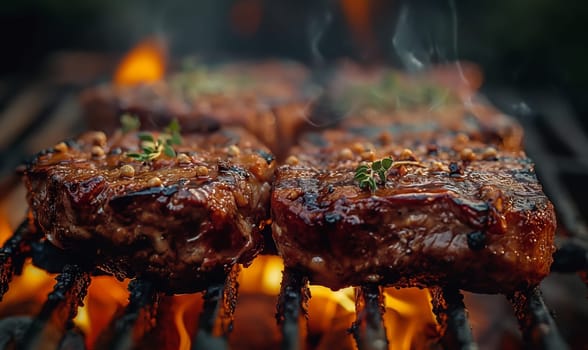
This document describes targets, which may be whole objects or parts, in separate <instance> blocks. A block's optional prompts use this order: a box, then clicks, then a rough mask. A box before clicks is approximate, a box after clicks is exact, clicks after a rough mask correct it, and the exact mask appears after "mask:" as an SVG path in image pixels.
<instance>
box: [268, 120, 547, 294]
mask: <svg viewBox="0 0 588 350" xmlns="http://www.w3.org/2000/svg"><path fill="white" fill-rule="evenodd" d="M415 118H416V119H417V120H416V121H413V122H412V123H413V124H415V125H416V124H418V116H415ZM390 120H391V119H387V122H386V121H385V120H382V121H381V123H372V124H368V125H365V124H363V125H364V126H363V127H362V126H361V125H362V124H361V123H358V124H357V127H356V128H340V129H335V130H327V131H324V132H322V133H314V134H310V135H307V137H305V138H304V140H303V141H302V142H301V143H300V146H298V147H295V148H293V149H292V150H291V156H290V157H289V158H288V160H287V163H288V164H286V165H283V166H281V167H279V168H278V170H277V175H276V180H275V181H274V190H273V193H272V203H271V205H272V216H273V226H272V229H273V238H274V241H275V242H276V246H277V248H278V251H279V253H280V255H281V256H282V257H283V258H284V261H285V264H286V266H289V267H292V268H297V269H300V270H302V271H303V272H305V273H306V274H307V275H308V276H309V278H310V281H311V283H317V284H321V285H325V286H327V287H330V288H332V289H338V288H342V287H345V286H350V285H360V284H365V283H378V284H386V285H396V286H423V287H426V286H434V285H442V286H443V285H452V286H457V287H459V288H462V289H466V290H470V291H475V292H486V293H491V292H510V291H514V290H517V289H520V288H523V287H527V286H531V285H536V284H538V283H539V282H540V281H541V279H542V278H543V277H545V276H546V275H547V274H548V272H549V267H550V265H551V262H552V257H551V256H552V253H553V251H554V244H553V239H554V231H555V214H554V209H553V206H552V204H551V203H550V202H549V200H548V199H547V198H546V196H545V195H544V194H543V192H542V188H541V185H540V184H539V182H538V180H537V178H536V176H535V173H534V169H533V164H532V163H531V161H530V160H529V159H528V158H527V157H526V156H525V154H524V152H523V151H520V150H516V149H509V148H508V147H502V145H501V143H500V142H497V143H494V144H488V143H485V142H483V141H480V140H475V139H473V138H469V137H468V135H465V134H462V133H457V132H451V131H443V130H441V129H437V130H435V131H434V132H430V133H428V134H427V138H419V137H414V135H413V136H412V137H409V136H405V137H403V136H402V134H401V133H397V134H391V136H390V135H389V136H388V137H382V136H381V132H382V131H386V130H395V129H396V128H397V127H399V125H397V124H394V123H393V122H390ZM364 121H365V120H364ZM374 125H376V126H377V125H379V127H377V128H374ZM384 125H387V127H386V128H384V127H382V126H384ZM400 126H402V125H400ZM374 129H376V130H378V132H374ZM387 157H389V158H390V159H392V160H394V163H393V164H392V166H391V167H390V169H389V170H388V171H386V174H385V179H384V180H385V181H382V180H381V179H380V178H379V176H378V175H377V174H373V179H374V181H375V184H376V186H375V188H374V190H373V191H372V190H371V189H370V188H369V186H368V188H361V187H360V185H359V183H358V181H357V179H354V176H355V175H356V173H357V171H356V169H357V167H358V165H360V164H361V163H362V162H365V163H366V164H367V165H368V166H369V165H370V164H372V162H373V161H375V160H381V159H385V158H387ZM368 173H369V171H368Z"/></svg>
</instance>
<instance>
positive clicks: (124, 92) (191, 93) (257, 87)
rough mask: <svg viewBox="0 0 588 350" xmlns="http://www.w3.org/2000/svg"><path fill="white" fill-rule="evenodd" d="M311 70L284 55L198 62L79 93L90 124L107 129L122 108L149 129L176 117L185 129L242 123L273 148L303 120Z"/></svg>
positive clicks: (283, 144) (287, 140)
mask: <svg viewBox="0 0 588 350" xmlns="http://www.w3.org/2000/svg"><path fill="white" fill-rule="evenodd" d="M309 76H310V74H309V71H308V70H307V69H306V68H305V67H304V66H302V65H300V64H296V63H293V62H288V61H266V62H257V63H251V62H237V63H225V64H217V65H205V64H199V65H197V66H196V67H193V68H189V69H185V70H182V71H179V72H176V73H174V74H171V75H170V76H168V77H166V79H164V80H162V81H159V82H156V83H150V84H143V85H134V86H116V85H112V84H104V85H100V86H98V87H95V88H92V89H89V90H87V91H85V92H84V93H83V94H82V97H81V99H82V105H83V106H84V111H85V115H86V119H87V121H88V124H89V127H90V128H91V129H95V130H103V131H106V132H107V133H110V132H112V131H114V130H115V129H116V128H118V126H119V118H120V116H121V114H123V113H131V114H133V115H136V116H138V117H139V118H140V120H141V124H142V126H143V127H145V128H147V129H152V128H155V129H157V128H161V127H164V126H166V125H168V124H169V123H170V121H171V120H172V119H174V118H176V119H178V121H179V122H180V124H181V125H182V130H185V131H202V130H215V129H218V128H219V127H220V126H241V127H244V128H245V129H247V130H248V131H249V132H251V133H253V134H254V135H255V136H257V137H258V138H259V139H260V140H261V141H262V142H263V143H264V144H266V145H267V146H268V147H270V149H271V150H272V151H273V152H274V153H275V154H276V155H278V156H279V155H280V153H281V152H285V151H286V150H287V147H289V146H290V145H291V144H292V143H293V142H294V138H295V135H296V133H297V132H298V130H299V129H301V128H303V127H304V126H305V125H306V114H307V109H308V104H309V102H308V101H309V99H310V98H312V96H313V95H314V91H315V88H314V87H313V85H312V84H311V83H310V79H309Z"/></svg>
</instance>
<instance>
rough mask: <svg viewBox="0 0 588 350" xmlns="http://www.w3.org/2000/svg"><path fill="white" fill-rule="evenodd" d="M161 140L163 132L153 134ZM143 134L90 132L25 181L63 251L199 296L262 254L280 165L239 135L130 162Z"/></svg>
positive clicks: (40, 159) (48, 154)
mask: <svg viewBox="0 0 588 350" xmlns="http://www.w3.org/2000/svg"><path fill="white" fill-rule="evenodd" d="M152 135H154V137H158V134H157V133H152ZM140 142H141V141H140V140H139V139H138V135H137V133H129V134H126V135H122V134H121V133H120V132H118V133H116V134H115V135H114V136H113V137H111V138H109V139H107V138H106V136H105V135H104V133H102V132H88V133H85V134H83V135H82V136H81V137H79V138H77V139H75V140H73V141H71V142H68V143H61V144H59V145H57V146H56V147H55V148H53V149H50V150H48V151H45V152H42V153H39V154H38V155H37V156H36V157H35V159H34V160H33V161H32V162H31V163H30V164H29V165H28V166H27V169H26V171H25V173H24V180H25V183H26V186H27V189H28V202H29V205H30V207H31V209H32V212H33V214H34V218H35V220H36V222H38V224H39V226H40V227H41V228H42V230H43V231H44V233H45V235H46V237H47V238H48V239H49V240H50V241H51V242H52V243H54V244H55V245H56V246H58V247H61V248H63V249H65V250H70V251H72V252H75V253H77V254H84V256H85V257H86V258H87V259H88V258H89V259H93V260H94V262H95V263H96V264H97V265H98V266H99V267H100V268H102V269H103V270H105V271H107V272H111V273H113V274H115V275H117V276H119V277H134V276H139V277H142V278H148V279H151V280H153V281H155V282H157V283H158V284H159V287H160V288H161V289H163V290H167V291H170V292H187V291H194V290H199V289H201V288H203V287H204V286H206V285H207V284H209V283H211V282H212V281H215V280H218V279H222V278H223V272H224V271H225V270H226V269H228V268H230V267H231V266H232V265H233V264H236V263H248V262H250V261H251V260H252V259H253V258H254V257H255V256H256V254H257V253H258V252H259V251H260V250H261V248H262V247H261V245H262V241H263V239H262V236H261V233H260V227H259V224H260V222H262V221H264V220H266V219H267V218H268V217H269V196H270V188H271V185H270V181H271V179H272V176H273V174H274V168H275V163H276V162H275V161H274V160H273V157H272V155H271V154H270V153H269V151H268V149H267V148H265V147H264V146H263V145H261V144H260V143H259V142H258V141H257V140H256V139H255V138H254V137H252V136H251V135H249V134H248V133H246V132H244V131H242V130H240V129H234V128H227V129H221V130H219V131H217V132H214V133H209V134H190V135H184V136H183V140H182V143H181V145H179V146H175V150H176V151H177V155H176V156H175V157H170V156H165V155H161V156H160V157H158V158H156V159H154V160H150V161H145V162H142V161H139V160H135V159H132V158H129V156H128V153H127V152H136V151H137V150H138V148H139V145H140Z"/></svg>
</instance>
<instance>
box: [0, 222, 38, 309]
mask: <svg viewBox="0 0 588 350" xmlns="http://www.w3.org/2000/svg"><path fill="white" fill-rule="evenodd" d="M27 236H30V232H29V222H28V220H26V219H25V220H24V221H23V222H22V223H21V224H20V225H19V226H18V228H17V229H16V230H15V231H14V234H13V235H12V237H10V238H9V239H8V241H6V243H4V246H3V247H2V249H1V250H0V301H1V300H2V297H3V296H4V294H5V293H6V291H8V285H9V284H10V281H11V280H12V276H13V275H14V274H15V273H20V271H21V270H22V266H23V264H24V261H25V258H26V257H27V255H28V253H29V252H30V249H31V247H30V242H29V241H28V240H27Z"/></svg>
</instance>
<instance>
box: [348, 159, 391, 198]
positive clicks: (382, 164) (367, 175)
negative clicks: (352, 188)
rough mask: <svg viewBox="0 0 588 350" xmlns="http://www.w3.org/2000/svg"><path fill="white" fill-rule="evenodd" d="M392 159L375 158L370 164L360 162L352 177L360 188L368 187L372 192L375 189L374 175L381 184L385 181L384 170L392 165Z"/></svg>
mask: <svg viewBox="0 0 588 350" xmlns="http://www.w3.org/2000/svg"><path fill="white" fill-rule="evenodd" d="M392 163H394V161H393V160H392V159H391V158H388V157H386V158H383V159H380V160H376V161H374V162H372V163H371V164H361V165H359V166H358V167H357V168H356V169H355V177H354V179H355V180H356V181H357V182H358V183H359V187H360V188H369V189H370V190H371V191H372V193H373V192H375V191H376V188H377V183H376V175H377V176H378V177H379V178H380V182H381V183H382V184H385V183H386V172H387V171H388V170H389V169H390V168H391V167H392Z"/></svg>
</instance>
